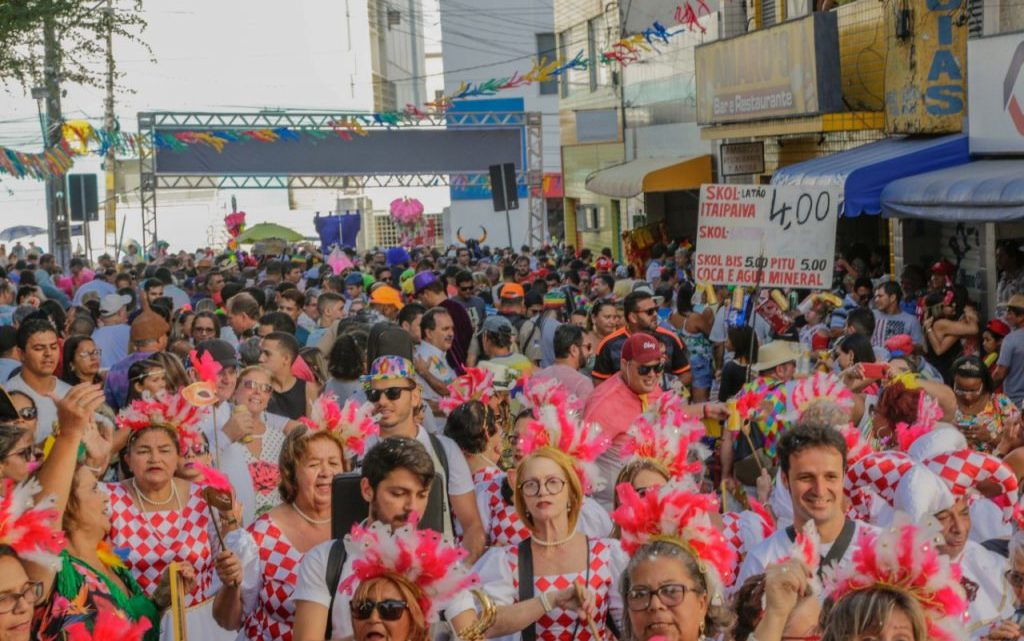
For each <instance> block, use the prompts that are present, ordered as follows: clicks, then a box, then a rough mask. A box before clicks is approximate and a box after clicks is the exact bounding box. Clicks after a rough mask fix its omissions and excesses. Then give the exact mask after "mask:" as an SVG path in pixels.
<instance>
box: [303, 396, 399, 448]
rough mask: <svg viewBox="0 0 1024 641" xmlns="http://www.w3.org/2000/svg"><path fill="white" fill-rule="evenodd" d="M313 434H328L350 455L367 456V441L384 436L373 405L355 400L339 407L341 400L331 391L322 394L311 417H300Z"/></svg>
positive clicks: (315, 403) (310, 414)
mask: <svg viewBox="0 0 1024 641" xmlns="http://www.w3.org/2000/svg"><path fill="white" fill-rule="evenodd" d="M299 421H300V422H302V424H303V425H305V426H306V427H307V428H309V431H310V433H312V434H316V433H318V432H324V431H325V432H327V433H328V434H330V435H331V436H332V437H334V438H335V439H337V441H338V442H339V443H340V444H341V445H342V448H343V449H344V450H345V451H346V452H351V453H353V454H355V455H356V456H362V455H363V454H365V453H366V440H367V439H368V438H370V437H371V436H377V435H378V434H380V426H379V425H377V422H376V421H375V420H374V419H373V404H372V403H358V402H356V401H353V400H349V401H346V402H345V406H344V407H341V408H339V407H338V397H337V396H335V395H334V394H332V393H330V392H328V393H326V394H321V395H320V397H319V398H317V399H316V402H314V403H313V409H312V411H310V413H309V416H308V417H306V416H303V417H301V418H299Z"/></svg>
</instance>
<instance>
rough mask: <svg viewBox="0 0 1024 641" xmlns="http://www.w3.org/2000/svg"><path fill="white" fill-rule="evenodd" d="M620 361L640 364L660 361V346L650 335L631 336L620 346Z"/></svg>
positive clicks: (638, 334) (640, 333)
mask: <svg viewBox="0 0 1024 641" xmlns="http://www.w3.org/2000/svg"><path fill="white" fill-rule="evenodd" d="M622 360H625V361H634V362H636V363H640V364H645V363H654V362H658V361H661V345H659V344H658V339H657V338H655V337H653V336H651V335H650V334H646V333H644V332H639V333H636V334H633V335H632V336H630V337H629V338H627V339H626V343H625V344H624V345H623V346H622Z"/></svg>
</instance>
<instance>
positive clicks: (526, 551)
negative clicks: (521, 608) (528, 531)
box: [519, 539, 537, 641]
mask: <svg viewBox="0 0 1024 641" xmlns="http://www.w3.org/2000/svg"><path fill="white" fill-rule="evenodd" d="M532 598H533V547H532V546H531V545H530V539H524V540H523V541H520V543H519V602H520V603H523V602H525V601H529V600H530V599H532ZM519 635H520V637H521V638H522V641H537V624H536V623H532V624H530V625H528V626H526V627H525V628H523V630H522V632H520V633H519Z"/></svg>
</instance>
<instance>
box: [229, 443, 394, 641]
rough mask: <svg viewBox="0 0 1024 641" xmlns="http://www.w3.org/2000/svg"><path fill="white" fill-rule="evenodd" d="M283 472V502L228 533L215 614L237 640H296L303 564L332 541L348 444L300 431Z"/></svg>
mask: <svg viewBox="0 0 1024 641" xmlns="http://www.w3.org/2000/svg"><path fill="white" fill-rule="evenodd" d="M280 471H281V474H280V479H281V480H280V496H281V498H282V500H283V503H282V504H280V505H278V506H277V507H275V508H273V509H272V510H270V511H269V512H267V513H266V514H263V515H262V516H260V517H258V518H257V519H256V520H255V521H254V522H253V523H252V524H251V525H250V526H249V527H247V528H246V529H245V530H236V531H234V532H232V533H231V534H229V535H228V537H227V540H226V545H227V546H228V547H229V548H230V550H226V551H224V552H221V554H220V556H219V557H218V559H217V575H218V577H219V579H220V583H221V587H220V589H219V590H218V592H217V596H216V598H215V599H214V606H213V614H214V617H215V618H216V619H217V622H218V623H219V624H220V625H221V626H222V627H224V628H227V629H229V630H239V629H240V630H241V634H240V635H239V638H240V639H241V638H244V639H249V640H250V641H275V640H277V639H290V638H291V634H292V623H293V621H294V616H295V604H294V602H293V601H292V599H291V594H292V592H293V591H294V589H295V583H296V581H297V579H298V567H299V563H300V562H301V561H302V557H303V555H304V554H305V553H306V552H307V551H308V550H310V549H312V548H314V547H316V546H317V545H319V544H321V543H323V542H324V541H326V540H328V539H329V538H331V480H332V479H333V478H334V476H335V475H336V474H339V473H341V472H342V471H344V447H343V444H342V442H341V440H340V439H339V438H338V437H337V436H335V434H334V433H333V432H330V431H327V430H318V431H311V430H310V429H309V428H307V427H305V426H303V427H299V428H296V429H295V430H293V431H292V432H291V434H289V436H288V437H287V438H286V439H285V442H284V446H283V447H282V448H281V454H280ZM399 638H403V637H399Z"/></svg>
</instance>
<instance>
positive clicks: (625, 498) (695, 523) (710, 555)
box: [612, 483, 736, 605]
mask: <svg viewBox="0 0 1024 641" xmlns="http://www.w3.org/2000/svg"><path fill="white" fill-rule="evenodd" d="M615 490H616V492H617V493H618V497H619V507H618V509H616V510H615V511H614V512H613V513H612V520H613V521H615V523H617V524H618V525H619V528H620V531H621V533H622V534H621V537H620V542H621V544H622V549H623V550H625V551H626V553H627V554H629V555H632V554H634V553H635V552H636V551H637V549H639V548H640V547H641V546H643V545H645V544H647V543H649V542H652V541H656V540H663V541H668V542H671V543H674V544H676V545H678V546H680V547H682V548H683V549H684V550H686V551H687V552H689V553H690V554H692V555H693V557H694V559H695V560H696V561H697V567H698V568H700V571H701V573H702V574H703V575H704V579H705V582H706V584H707V587H708V594H709V595H710V596H711V599H712V603H713V604H715V605H718V604H721V603H722V599H723V587H724V586H726V585H729V584H731V583H732V581H733V575H732V572H733V563H734V561H735V559H736V552H734V551H733V549H732V547H730V546H729V544H728V543H727V542H726V540H725V536H723V535H722V533H721V532H719V531H718V530H717V529H716V528H715V527H714V526H713V525H712V524H711V518H710V516H709V514H710V513H711V512H716V511H717V510H718V499H717V498H716V497H715V496H714V495H713V494H700V493H698V492H696V491H694V490H693V489H691V488H688V487H686V486H683V485H681V484H679V483H668V484H667V485H663V486H661V487H660V488H658V489H657V491H654V490H653V489H652V490H651V491H648V492H647V493H646V494H644V495H643V496H640V495H639V494H637V492H636V490H634V489H633V486H632V485H630V484H629V483H620V484H619V485H618V487H616V488H615Z"/></svg>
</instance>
